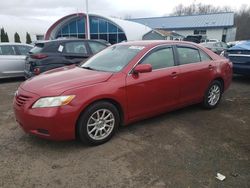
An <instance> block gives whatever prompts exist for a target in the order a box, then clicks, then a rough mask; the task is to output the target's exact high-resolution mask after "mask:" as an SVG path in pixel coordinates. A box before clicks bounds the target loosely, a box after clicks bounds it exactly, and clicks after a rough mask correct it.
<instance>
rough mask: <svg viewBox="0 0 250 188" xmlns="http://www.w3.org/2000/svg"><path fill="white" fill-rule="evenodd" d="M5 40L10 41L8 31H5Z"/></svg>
mask: <svg viewBox="0 0 250 188" xmlns="http://www.w3.org/2000/svg"><path fill="white" fill-rule="evenodd" d="M5 42H10V40H9V36H8V33H7V32H5Z"/></svg>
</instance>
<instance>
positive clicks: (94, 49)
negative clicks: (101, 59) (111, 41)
mask: <svg viewBox="0 0 250 188" xmlns="http://www.w3.org/2000/svg"><path fill="white" fill-rule="evenodd" d="M88 43H89V47H90V48H91V50H92V52H93V54H96V53H98V52H100V51H102V50H103V49H104V48H106V47H107V46H106V45H104V44H101V43H99V42H91V41H90V42H88Z"/></svg>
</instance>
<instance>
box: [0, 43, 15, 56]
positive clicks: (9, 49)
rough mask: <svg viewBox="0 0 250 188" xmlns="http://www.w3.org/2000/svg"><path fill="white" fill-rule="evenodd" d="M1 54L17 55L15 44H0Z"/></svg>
mask: <svg viewBox="0 0 250 188" xmlns="http://www.w3.org/2000/svg"><path fill="white" fill-rule="evenodd" d="M0 55H16V52H15V48H14V46H11V45H3V46H0Z"/></svg>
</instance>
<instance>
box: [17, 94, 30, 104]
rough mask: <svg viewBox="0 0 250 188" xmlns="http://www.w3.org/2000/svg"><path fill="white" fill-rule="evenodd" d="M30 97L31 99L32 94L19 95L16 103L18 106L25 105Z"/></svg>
mask: <svg viewBox="0 0 250 188" xmlns="http://www.w3.org/2000/svg"><path fill="white" fill-rule="evenodd" d="M30 99H31V97H30V96H26V95H18V96H16V104H17V106H23V105H25V103H26V102H27V101H28V100H30Z"/></svg>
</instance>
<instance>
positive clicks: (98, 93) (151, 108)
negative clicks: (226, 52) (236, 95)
mask: <svg viewBox="0 0 250 188" xmlns="http://www.w3.org/2000/svg"><path fill="white" fill-rule="evenodd" d="M231 79H232V63H231V62H229V60H228V59H225V58H223V57H220V56H218V55H216V54H214V53H213V52H211V51H209V50H207V49H205V48H203V47H201V46H199V45H196V44H193V43H188V42H175V41H139V42H127V43H121V44H117V45H113V46H111V47H109V48H107V49H105V50H103V51H102V52H100V53H98V54H97V55H95V56H93V57H92V58H90V59H89V60H88V61H87V62H86V63H84V64H83V65H80V66H68V67H63V68H58V69H54V70H52V71H48V72H45V73H43V74H41V75H40V76H37V77H34V78H32V79H29V80H27V81H26V82H24V83H23V84H22V85H21V86H20V87H19V89H18V91H17V92H16V95H15V98H14V111H15V116H16V120H17V122H18V123H19V124H20V126H21V127H22V128H23V129H24V131H26V132H27V133H31V134H34V135H37V136H39V137H42V138H47V139H52V140H69V139H75V138H76V137H78V138H79V139H80V140H81V141H83V142H85V143H88V144H93V145H98V144H102V143H104V142H106V141H108V140H109V139H110V138H111V137H112V136H113V135H114V133H115V132H116V130H117V128H118V127H119V126H120V125H127V124H129V123H131V122H134V121H138V120H140V119H144V118H149V117H152V116H155V115H157V114H161V113H164V112H167V111H171V110H174V109H177V108H181V107H184V106H188V105H191V104H195V103H202V104H203V106H204V107H206V108H208V109H212V108H215V107H216V106H217V105H218V103H219V102H220V99H221V96H222V93H223V92H224V91H225V90H226V89H227V88H228V87H229V85H230V83H231Z"/></svg>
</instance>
